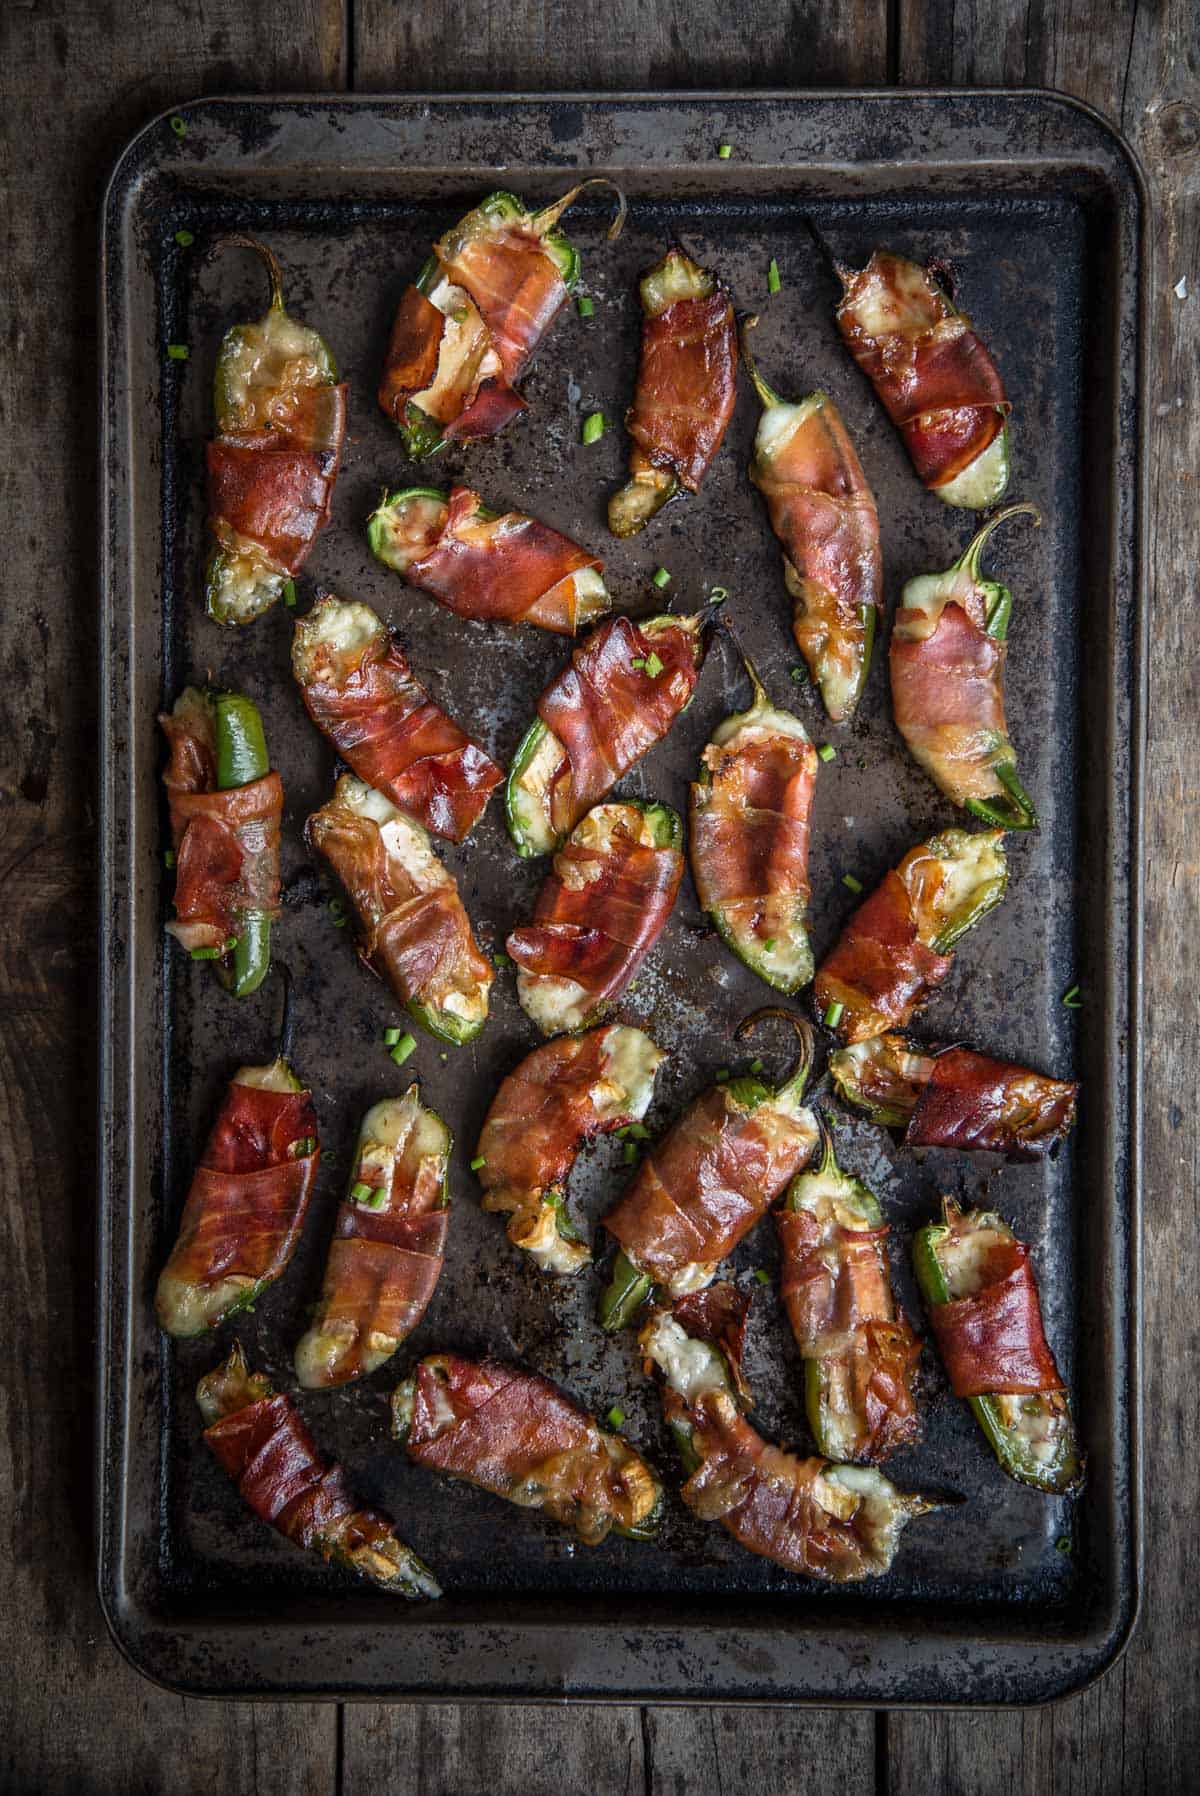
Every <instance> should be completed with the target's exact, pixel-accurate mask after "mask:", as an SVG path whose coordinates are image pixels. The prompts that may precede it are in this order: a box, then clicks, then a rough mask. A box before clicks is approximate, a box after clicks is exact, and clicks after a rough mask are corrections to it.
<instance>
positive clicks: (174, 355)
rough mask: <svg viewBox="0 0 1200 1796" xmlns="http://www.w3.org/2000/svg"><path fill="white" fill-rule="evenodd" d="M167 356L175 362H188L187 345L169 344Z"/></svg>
mask: <svg viewBox="0 0 1200 1796" xmlns="http://www.w3.org/2000/svg"><path fill="white" fill-rule="evenodd" d="M167 354H168V355H169V356H170V358H171V360H172V361H173V362H186V361H187V359H188V346H187V344H186V343H168V344H167Z"/></svg>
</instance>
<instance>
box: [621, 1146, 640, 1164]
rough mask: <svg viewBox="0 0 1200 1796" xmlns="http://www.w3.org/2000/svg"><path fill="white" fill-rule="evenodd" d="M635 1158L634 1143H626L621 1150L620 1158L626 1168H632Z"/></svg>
mask: <svg viewBox="0 0 1200 1796" xmlns="http://www.w3.org/2000/svg"><path fill="white" fill-rule="evenodd" d="M637 1157H638V1149H637V1143H636V1141H627V1142H626V1143H625V1146H624V1147H623V1148H622V1149H621V1158H622V1159H623V1160H624V1162H625V1164H626V1166H633V1165H634V1164H635V1163H636V1161H637Z"/></svg>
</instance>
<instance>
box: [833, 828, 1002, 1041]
mask: <svg viewBox="0 0 1200 1796" xmlns="http://www.w3.org/2000/svg"><path fill="white" fill-rule="evenodd" d="M1007 883H1008V865H1007V862H1006V860H1005V858H1004V833H1003V831H1002V830H998V829H990V830H981V831H979V832H978V833H977V834H975V835H971V834H968V832H967V831H966V830H963V829H947V830H943V831H942V833H941V834H940V835H937V836H931V837H930V838H929V840H928V842H922V843H920V844H918V846H917V847H916V848H912V849H910V850H909V852H908V853H907V854H906V855H905V857H904V859H903V860H902V861H901V862H900V865H899V866H898V867H895V868H893V870H892V871H891V872H890V873H889V874H887V875H886V877H885V878H884V881H883V884H882V885H880V886H877V887H876V889H875V890H874V891H873V892H872V893H871V896H870V897H869V898H867V899H865V900H864V902H863V903H862V904H860V905H859V907H858V909H857V910H856V911H855V912H854V915H853V916H852V917H851V918H850V920H849V922H848V923H847V924H846V926H845V928H844V929H843V930H842V933H841V935H840V936H839V937H838V939H837V941H836V942H835V943H834V946H833V948H832V949H831V950H830V952H829V953H828V954H827V955H826V957H825V959H824V961H823V962H822V963H821V966H820V967H819V968H818V971H817V977H816V981H815V984H814V988H813V989H814V996H815V999H816V1007H817V1014H818V1015H819V1016H820V1017H821V1018H822V1020H823V1021H824V1023H825V1025H826V1027H827V1028H830V1029H835V1030H837V1031H838V1033H839V1034H840V1035H841V1037H842V1039H843V1041H847V1042H859V1041H867V1040H869V1039H870V1038H871V1037H872V1036H874V1035H882V1034H884V1033H885V1031H886V1030H888V1029H895V1028H897V1027H898V1026H903V1024H905V1023H907V1022H908V1021H909V1019H910V1018H911V1016H912V1015H913V1013H914V1011H915V1010H916V1009H917V1007H918V1005H920V1004H923V1003H924V1002H925V1000H926V999H927V998H928V997H929V996H930V994H931V993H932V992H933V991H934V990H935V989H936V987H937V986H939V985H940V984H941V982H942V980H943V979H944V978H945V977H946V975H947V973H948V972H949V971H950V968H951V966H952V965H953V954H952V950H953V949H954V947H955V946H956V945H957V943H958V942H959V941H960V940H961V939H962V937H963V936H964V935H965V934H966V932H967V930H968V929H971V928H973V927H974V925H975V924H976V923H978V922H979V921H980V920H981V918H983V917H986V916H987V914H988V912H989V911H991V910H994V909H995V907H996V906H997V905H998V904H999V902H1000V900H1001V899H1002V898H1003V896H1004V891H1005V887H1006V885H1007Z"/></svg>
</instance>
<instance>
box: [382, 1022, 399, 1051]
mask: <svg viewBox="0 0 1200 1796" xmlns="http://www.w3.org/2000/svg"><path fill="white" fill-rule="evenodd" d="M403 1034H404V1031H403V1029H397V1028H396V1026H395V1025H394V1024H393V1025H392V1027H391V1028H390V1029H385V1030H384V1032H383V1045H384V1047H385V1048H394V1047H395V1045H396V1043H397V1042H398V1041H399V1040H400V1037H401V1036H402V1035H403Z"/></svg>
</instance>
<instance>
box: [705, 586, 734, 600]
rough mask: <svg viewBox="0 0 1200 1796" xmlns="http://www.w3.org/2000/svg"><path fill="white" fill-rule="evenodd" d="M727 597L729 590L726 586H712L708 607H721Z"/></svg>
mask: <svg viewBox="0 0 1200 1796" xmlns="http://www.w3.org/2000/svg"><path fill="white" fill-rule="evenodd" d="M728 597H729V588H728V587H727V586H714V587H713V589H712V591H711V592H710V593H709V595H708V602H709V604H710V605H723V604H724V603H725V601H726V599H727V598H728Z"/></svg>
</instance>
